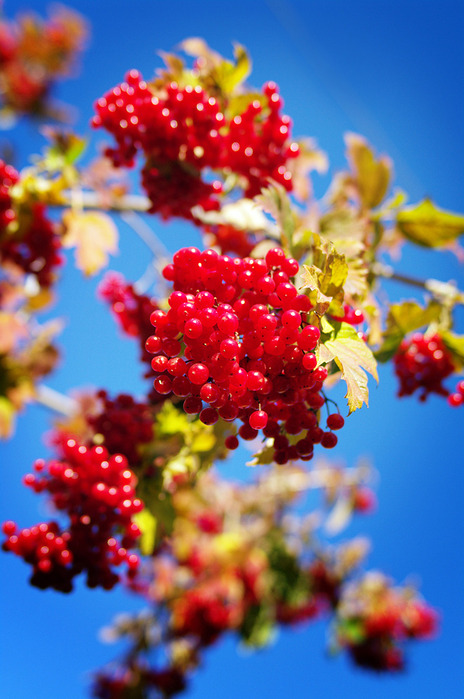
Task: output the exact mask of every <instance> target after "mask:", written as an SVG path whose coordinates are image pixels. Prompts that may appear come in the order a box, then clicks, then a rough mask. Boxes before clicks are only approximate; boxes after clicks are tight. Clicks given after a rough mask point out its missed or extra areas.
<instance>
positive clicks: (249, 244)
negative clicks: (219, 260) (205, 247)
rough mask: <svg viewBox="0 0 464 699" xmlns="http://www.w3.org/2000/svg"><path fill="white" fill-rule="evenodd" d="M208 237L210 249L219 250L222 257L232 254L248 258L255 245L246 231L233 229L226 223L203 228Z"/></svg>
mask: <svg viewBox="0 0 464 699" xmlns="http://www.w3.org/2000/svg"><path fill="white" fill-rule="evenodd" d="M204 230H205V233H206V234H207V235H208V236H210V245H211V247H215V248H219V250H220V251H221V253H222V254H223V255H227V254H228V253H232V254H234V255H237V256H238V257H248V256H249V255H250V254H251V251H252V250H253V248H254V247H255V245H256V240H254V239H253V237H252V236H251V235H250V233H248V231H244V230H240V229H238V228H234V227H233V226H231V225H230V224H228V223H219V224H217V225H208V226H204Z"/></svg>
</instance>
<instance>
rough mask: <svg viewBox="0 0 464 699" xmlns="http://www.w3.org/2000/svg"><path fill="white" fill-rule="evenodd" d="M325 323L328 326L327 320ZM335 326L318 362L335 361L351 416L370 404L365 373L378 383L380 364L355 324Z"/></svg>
mask: <svg viewBox="0 0 464 699" xmlns="http://www.w3.org/2000/svg"><path fill="white" fill-rule="evenodd" d="M326 324H327V325H329V323H328V321H327V320H326ZM332 327H333V331H332V333H331V335H330V336H329V339H327V340H324V341H323V343H321V344H320V345H319V348H318V350H317V356H318V361H319V363H324V362H325V363H327V362H329V361H332V360H334V361H335V363H336V365H337V366H338V368H339V369H340V371H341V372H342V377H343V378H344V380H345V381H346V385H347V392H346V395H345V398H347V399H348V407H349V409H350V413H352V412H353V411H354V410H357V409H358V408H361V406H362V405H363V403H365V404H366V405H368V404H369V403H368V398H369V391H368V388H367V374H366V371H367V372H369V374H371V375H372V376H373V377H374V378H375V380H376V381H377V382H378V380H379V378H378V375H377V364H376V361H375V357H374V355H373V354H372V351H371V350H370V349H369V347H368V346H367V345H366V343H365V342H364V340H362V339H361V338H360V337H359V335H358V333H357V332H356V330H355V328H353V326H352V325H349V324H348V323H337V322H334V323H333V324H332ZM323 329H324V328H323Z"/></svg>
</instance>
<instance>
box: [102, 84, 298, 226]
mask: <svg viewBox="0 0 464 699" xmlns="http://www.w3.org/2000/svg"><path fill="white" fill-rule="evenodd" d="M263 101H264V102H266V106H265V107H263V105H262V104H261V102H260V101H259V100H255V101H253V102H251V103H250V104H249V105H248V107H247V108H246V109H245V110H244V112H243V113H242V114H240V115H235V116H234V117H233V118H232V119H229V118H227V116H226V115H227V109H226V107H227V105H226V104H224V105H223V107H221V105H220V103H219V101H218V99H217V98H216V97H213V96H211V95H209V94H208V93H207V92H206V91H205V90H204V89H203V88H202V87H201V86H200V85H196V86H192V85H186V86H184V87H180V86H179V85H178V84H177V83H175V82H171V83H169V84H167V85H166V86H165V88H164V89H163V90H162V91H154V89H153V88H152V87H151V86H150V85H148V84H147V83H146V82H145V81H144V80H143V78H142V76H141V75H140V73H139V72H138V71H136V70H132V71H130V72H129V73H128V74H127V75H126V80H125V82H123V83H121V84H120V85H118V86H117V87H115V88H113V90H111V91H110V92H108V93H107V94H106V95H105V96H104V97H102V98H101V99H99V100H98V101H97V103H96V105H95V109H96V112H97V114H96V116H95V117H94V118H93V120H92V125H93V126H94V127H96V128H98V127H103V128H105V129H106V130H107V131H109V133H111V134H112V135H113V136H114V138H115V140H116V147H115V148H107V149H106V151H105V153H106V155H107V156H108V157H109V158H111V159H112V161H113V163H114V165H115V166H126V167H131V166H132V165H133V164H134V158H135V156H136V154H137V152H139V151H140V152H142V153H143V155H144V157H145V164H144V167H143V169H142V185H143V187H144V189H145V190H146V192H147V194H148V196H149V198H150V201H151V204H152V205H151V211H152V213H158V214H160V216H161V217H162V218H164V219H168V218H171V217H172V216H180V217H183V218H187V219H192V220H193V218H194V217H193V215H192V212H191V209H192V207H193V206H195V205H198V206H201V207H202V208H204V209H205V210H209V209H216V208H218V206H219V203H218V194H219V193H220V192H221V191H222V185H221V183H220V182H219V181H217V180H216V181H210V180H208V179H205V177H204V176H205V175H206V177H208V172H209V171H211V170H216V171H222V173H223V174H224V175H227V174H229V173H234V174H236V175H238V176H239V178H241V179H242V184H243V189H244V192H245V196H248V197H251V196H254V195H255V194H258V193H259V192H260V191H261V188H262V187H263V186H266V185H267V184H268V182H269V178H272V179H274V180H275V181H277V182H279V183H280V184H282V185H283V186H284V187H285V188H286V189H287V190H291V188H292V177H291V172H290V171H289V170H288V168H287V161H288V160H289V159H292V158H295V157H296V156H297V155H298V153H299V149H298V145H297V144H296V143H290V142H289V136H290V119H289V117H287V116H282V115H281V114H280V110H281V106H282V100H281V98H280V96H279V94H278V89H277V86H276V85H275V84H274V83H268V84H267V85H265V86H264V99H263Z"/></svg>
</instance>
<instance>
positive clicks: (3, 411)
mask: <svg viewBox="0 0 464 699" xmlns="http://www.w3.org/2000/svg"><path fill="white" fill-rule="evenodd" d="M15 414H16V410H15V408H14V406H13V405H12V403H11V402H10V401H9V400H8V398H5V396H0V439H8V437H11V435H12V433H13V430H14V424H15V420H14V418H15Z"/></svg>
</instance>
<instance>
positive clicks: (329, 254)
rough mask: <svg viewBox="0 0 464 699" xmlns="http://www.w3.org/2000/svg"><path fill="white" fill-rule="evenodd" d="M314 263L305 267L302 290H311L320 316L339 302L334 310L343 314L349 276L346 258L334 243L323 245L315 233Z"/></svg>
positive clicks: (311, 297) (312, 299) (310, 295)
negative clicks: (342, 305)
mask: <svg viewBox="0 0 464 699" xmlns="http://www.w3.org/2000/svg"><path fill="white" fill-rule="evenodd" d="M312 261H313V264H312V265H311V266H309V265H303V272H302V275H301V276H302V280H303V285H302V287H301V288H303V289H309V290H310V292H311V293H310V294H309V297H310V299H311V302H312V303H313V305H314V306H315V307H316V312H317V313H318V314H319V315H323V314H324V313H326V312H327V311H328V309H329V307H330V306H331V305H332V302H333V301H336V302H337V307H336V308H332V310H333V311H334V313H336V312H337V311H338V312H340V313H342V308H341V303H342V302H343V297H344V290H343V286H344V284H345V281H346V278H347V275H348V265H347V263H346V260H345V256H344V255H341V254H339V253H338V252H337V250H336V249H335V247H334V246H333V245H332V243H322V242H321V239H320V237H319V236H318V235H317V234H315V233H314V234H313V255H312Z"/></svg>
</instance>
